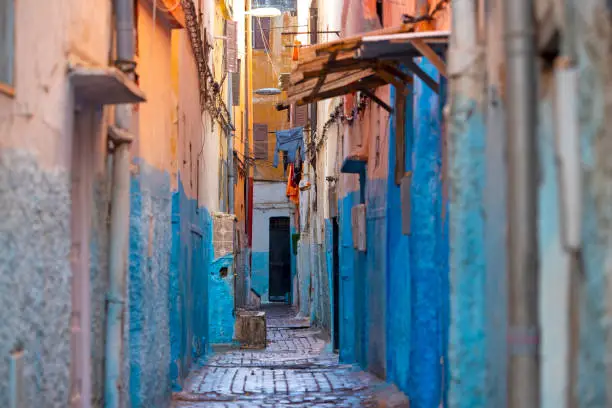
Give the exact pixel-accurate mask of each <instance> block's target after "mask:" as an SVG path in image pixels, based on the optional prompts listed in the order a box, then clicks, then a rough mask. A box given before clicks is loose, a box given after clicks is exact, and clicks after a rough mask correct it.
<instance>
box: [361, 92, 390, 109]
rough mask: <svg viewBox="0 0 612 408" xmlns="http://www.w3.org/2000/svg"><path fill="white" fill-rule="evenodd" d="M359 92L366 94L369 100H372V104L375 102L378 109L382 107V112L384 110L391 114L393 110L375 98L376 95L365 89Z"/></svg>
mask: <svg viewBox="0 0 612 408" xmlns="http://www.w3.org/2000/svg"><path fill="white" fill-rule="evenodd" d="M360 91H361V92H363V93H364V94H366V95H367V96H368V97H369V98H370V99H372V100H373V101H374V102H376V103H377V104H378V105H380V107H382V108H383V109H384V110H386V111H387V112H389V113H393V108H392V107H390V106H389V105H387V104H386V103H385V102H384V101H383V100H382V99H380V98H379V97H378V96H376V94H375V93H374V92H372V91H370V90H369V89H367V88H362V89H360Z"/></svg>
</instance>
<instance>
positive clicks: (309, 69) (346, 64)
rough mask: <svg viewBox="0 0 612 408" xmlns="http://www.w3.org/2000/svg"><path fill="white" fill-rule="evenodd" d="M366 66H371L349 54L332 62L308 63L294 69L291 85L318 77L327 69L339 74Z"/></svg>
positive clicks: (340, 56)
mask: <svg viewBox="0 0 612 408" xmlns="http://www.w3.org/2000/svg"><path fill="white" fill-rule="evenodd" d="M366 65H371V64H369V62H366V61H363V60H358V59H355V58H354V57H353V56H352V55H348V54H343V55H338V56H337V57H336V59H335V60H334V61H332V62H328V61H327V58H325V60H318V61H317V62H316V63H308V64H305V65H304V66H301V67H298V68H296V69H294V70H293V72H292V73H291V83H292V84H297V83H299V82H301V81H303V80H304V79H307V78H313V77H315V76H318V75H319V74H320V72H321V71H323V70H324V69H327V70H328V72H339V71H347V70H351V69H357V68H363V67H364V66H366Z"/></svg>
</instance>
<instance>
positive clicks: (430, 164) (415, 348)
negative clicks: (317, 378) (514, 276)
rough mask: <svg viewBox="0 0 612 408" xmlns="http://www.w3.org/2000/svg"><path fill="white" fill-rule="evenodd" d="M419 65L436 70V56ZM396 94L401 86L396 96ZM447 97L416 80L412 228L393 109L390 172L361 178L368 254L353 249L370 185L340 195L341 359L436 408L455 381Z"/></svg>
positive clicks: (410, 114) (410, 133)
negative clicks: (404, 209)
mask: <svg viewBox="0 0 612 408" xmlns="http://www.w3.org/2000/svg"><path fill="white" fill-rule="evenodd" d="M420 64H421V67H422V69H424V70H425V71H426V72H428V73H429V74H430V75H431V76H432V77H434V78H437V73H436V71H435V68H433V66H432V65H431V64H429V63H427V62H421V63H420ZM444 89H445V88H444V87H443V93H444ZM394 98H395V92H394V91H392V98H391V99H392V101H391V102H392V104H393V101H394ZM443 104H444V100H443V98H440V97H438V96H437V94H435V93H434V92H433V91H431V90H430V89H429V88H428V87H426V86H425V85H424V84H422V83H421V82H420V81H419V80H416V81H415V85H414V89H413V91H412V93H411V94H410V96H409V100H408V103H407V107H406V109H407V120H406V139H407V140H406V143H407V157H406V169H407V170H410V169H412V170H413V181H412V189H411V193H412V203H411V207H412V235H411V236H405V235H403V234H402V231H401V217H402V215H401V214H402V213H401V201H400V191H399V187H398V186H396V185H395V182H394V162H395V137H396V135H395V131H394V121H395V118H394V116H393V115H392V116H391V123H390V126H389V128H390V129H391V132H390V135H389V136H390V138H389V152H388V155H389V161H388V163H389V169H388V174H389V175H390V176H388V177H387V178H385V179H368V180H367V182H365V183H361V185H362V188H364V187H365V194H364V196H365V197H364V198H365V201H366V204H367V215H366V218H367V232H366V235H367V251H366V252H358V251H356V250H354V249H353V242H352V230H351V217H350V214H351V209H352V207H353V206H355V205H357V204H358V203H359V202H360V199H361V192H359V191H357V192H351V193H348V194H346V193H345V195H344V196H343V197H341V198H340V200H339V203H338V206H339V223H340V265H341V271H340V274H341V280H340V360H341V361H343V362H348V363H352V362H356V363H358V364H359V365H360V366H361V367H363V368H365V369H367V370H369V371H371V372H374V373H376V374H378V375H379V376H382V377H383V378H386V379H388V380H389V381H391V382H393V383H395V384H397V385H398V387H399V388H400V389H402V390H403V391H404V392H406V393H407V394H408V395H409V397H410V399H411V406H416V407H431V406H437V404H438V403H439V402H440V401H444V399H445V389H446V388H445V386H444V385H443V379H444V378H445V377H446V375H445V370H446V368H445V366H444V365H442V364H441V363H440V362H441V360H442V359H443V358H444V357H445V356H446V353H447V348H446V344H447V332H448V324H449V311H448V308H449V283H448V260H447V259H448V226H447V222H446V219H445V218H443V216H442V215H443V207H444V206H445V203H444V202H443V199H442V173H441V167H442V141H441V133H442V129H441V115H442V114H441V110H442V106H443ZM383 152H384V150H383ZM383 154H384V153H383ZM381 237H382V239H381Z"/></svg>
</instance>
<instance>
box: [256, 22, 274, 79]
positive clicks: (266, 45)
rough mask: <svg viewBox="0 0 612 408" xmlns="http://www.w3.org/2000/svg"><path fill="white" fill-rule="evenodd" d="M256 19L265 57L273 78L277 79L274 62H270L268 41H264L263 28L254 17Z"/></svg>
mask: <svg viewBox="0 0 612 408" xmlns="http://www.w3.org/2000/svg"><path fill="white" fill-rule="evenodd" d="M256 18H257V25H258V26H259V31H260V32H261V39H262V40H263V43H264V51H265V53H266V56H267V57H268V61H269V62H270V66H272V71H274V77H275V78H278V71H277V70H276V67H275V66H274V62H272V57H271V56H270V50H269V44H268V39H266V36H265V35H264V31H263V27H262V26H261V19H260V18H259V17H256Z"/></svg>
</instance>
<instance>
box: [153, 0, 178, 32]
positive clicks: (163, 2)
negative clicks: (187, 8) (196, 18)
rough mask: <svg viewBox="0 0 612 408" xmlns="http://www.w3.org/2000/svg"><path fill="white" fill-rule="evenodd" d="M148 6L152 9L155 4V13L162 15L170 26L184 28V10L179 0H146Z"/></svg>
mask: <svg viewBox="0 0 612 408" xmlns="http://www.w3.org/2000/svg"><path fill="white" fill-rule="evenodd" d="M148 3H149V4H148V6H149V7H150V8H151V9H152V8H153V4H156V6H157V10H156V13H159V14H160V15H162V16H163V17H164V18H165V19H166V21H167V22H168V23H169V24H170V27H172V28H185V12H184V11H183V6H182V5H181V0H156V2H154V1H153V0H148Z"/></svg>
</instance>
